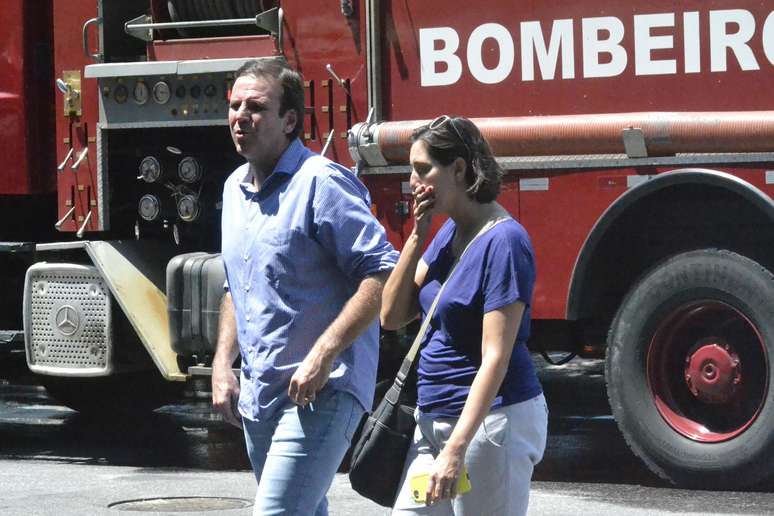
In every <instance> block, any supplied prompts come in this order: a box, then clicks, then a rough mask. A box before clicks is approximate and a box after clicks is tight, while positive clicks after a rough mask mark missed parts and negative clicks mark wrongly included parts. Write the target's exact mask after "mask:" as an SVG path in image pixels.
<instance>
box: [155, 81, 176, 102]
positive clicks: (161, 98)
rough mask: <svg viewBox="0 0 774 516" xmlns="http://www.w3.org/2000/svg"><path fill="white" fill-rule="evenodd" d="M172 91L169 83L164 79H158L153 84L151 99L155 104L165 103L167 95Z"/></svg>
mask: <svg viewBox="0 0 774 516" xmlns="http://www.w3.org/2000/svg"><path fill="white" fill-rule="evenodd" d="M171 96H172V93H171V91H170V89H169V84H167V83H166V82H164V81H159V82H157V83H156V84H154V85H153V101H154V102H155V103H156V104H166V103H167V102H169V97H171Z"/></svg>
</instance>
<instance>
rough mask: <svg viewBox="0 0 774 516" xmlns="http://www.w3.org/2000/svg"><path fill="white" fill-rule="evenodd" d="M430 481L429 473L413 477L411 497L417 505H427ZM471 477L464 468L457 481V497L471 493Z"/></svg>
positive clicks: (463, 467)
mask: <svg viewBox="0 0 774 516" xmlns="http://www.w3.org/2000/svg"><path fill="white" fill-rule="evenodd" d="M429 480H430V474H429V473H420V474H418V475H414V476H413V477H411V480H410V482H411V483H410V485H411V495H412V496H413V498H414V501H415V502H416V503H425V501H426V500H425V496H426V495H427V483H428V481H429ZM470 489H471V486H470V477H469V476H468V469H467V468H466V467H465V466H462V473H460V478H458V479H457V495H461V494H465V493H467V492H468V491H470Z"/></svg>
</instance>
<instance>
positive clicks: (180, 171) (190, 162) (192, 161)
mask: <svg viewBox="0 0 774 516" xmlns="http://www.w3.org/2000/svg"><path fill="white" fill-rule="evenodd" d="M177 175H178V176H179V177H180V179H182V180H183V181H184V182H186V183H195V182H197V181H198V180H200V179H201V178H202V166H201V164H200V163H199V160H197V159H196V158H192V157H191V156H188V157H185V158H183V159H182V160H181V161H180V164H179V165H178V166H177Z"/></svg>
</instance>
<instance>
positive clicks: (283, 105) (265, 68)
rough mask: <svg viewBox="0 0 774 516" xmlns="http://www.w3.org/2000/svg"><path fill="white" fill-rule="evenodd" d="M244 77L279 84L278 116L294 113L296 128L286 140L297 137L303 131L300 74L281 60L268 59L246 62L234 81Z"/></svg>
mask: <svg viewBox="0 0 774 516" xmlns="http://www.w3.org/2000/svg"><path fill="white" fill-rule="evenodd" d="M244 76H250V77H255V78H256V79H272V80H275V81H277V82H278V83H279V85H280V86H281V87H282V95H281V97H280V107H279V116H284V115H285V113H287V111H288V110H289V109H292V110H294V111H295V112H296V118H297V121H296V126H295V127H294V128H293V131H292V132H291V133H290V134H289V135H288V139H290V140H292V139H294V138H296V137H298V135H299V134H301V131H303V129H304V104H305V100H304V79H303V78H302V77H301V74H300V73H298V72H297V71H295V70H293V69H292V68H291V67H290V66H288V64H287V62H285V61H283V60H281V59H273V58H268V59H251V60H250V61H246V62H245V64H243V65H242V66H240V67H239V70H237V71H236V74H235V78H234V80H236V79H239V78H240V77H244Z"/></svg>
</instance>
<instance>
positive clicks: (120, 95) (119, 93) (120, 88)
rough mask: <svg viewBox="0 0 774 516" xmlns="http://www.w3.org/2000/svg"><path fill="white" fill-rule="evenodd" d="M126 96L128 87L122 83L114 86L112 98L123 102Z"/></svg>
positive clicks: (127, 96)
mask: <svg viewBox="0 0 774 516" xmlns="http://www.w3.org/2000/svg"><path fill="white" fill-rule="evenodd" d="M128 98H129V89H128V88H127V87H126V86H125V85H123V84H119V85H117V86H116V88H115V89H114V90H113V99H114V100H115V101H116V102H118V103H119V104H123V103H124V102H126V99H128Z"/></svg>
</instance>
